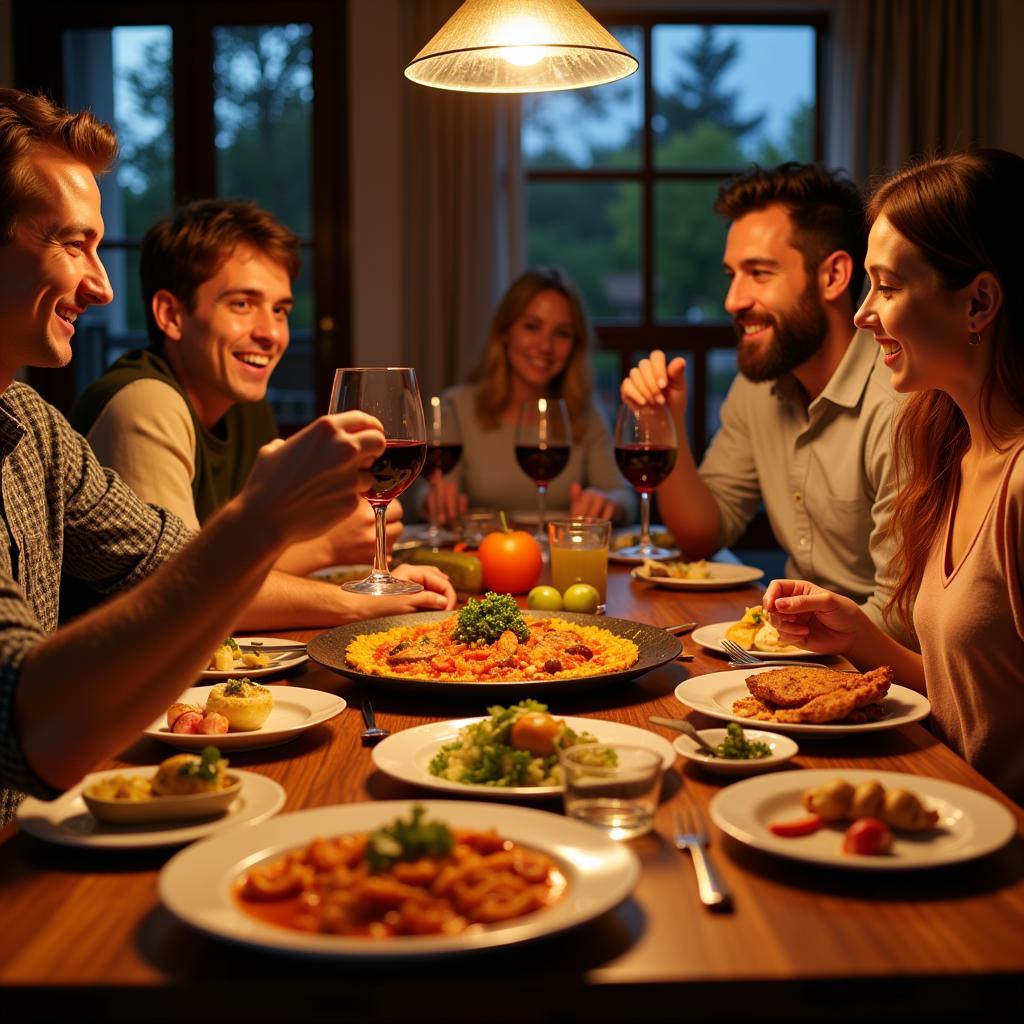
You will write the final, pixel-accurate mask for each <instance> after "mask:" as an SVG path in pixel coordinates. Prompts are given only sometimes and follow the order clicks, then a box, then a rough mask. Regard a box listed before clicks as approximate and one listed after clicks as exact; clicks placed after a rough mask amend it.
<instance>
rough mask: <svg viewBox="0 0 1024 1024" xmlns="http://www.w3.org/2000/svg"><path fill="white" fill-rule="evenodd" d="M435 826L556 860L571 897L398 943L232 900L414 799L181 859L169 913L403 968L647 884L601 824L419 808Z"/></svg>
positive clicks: (230, 837) (576, 920)
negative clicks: (482, 832) (302, 922)
mask: <svg viewBox="0 0 1024 1024" xmlns="http://www.w3.org/2000/svg"><path fill="white" fill-rule="evenodd" d="M418 803H419V806H422V807H423V808H424V810H425V811H426V817H427V819H428V820H438V821H443V822H446V823H447V824H449V825H451V826H452V827H454V828H473V829H487V828H495V829H497V831H498V832H499V834H500V835H502V836H503V837H504V838H506V839H511V840H513V841H514V842H517V843H521V844H522V845H524V846H528V847H531V848H533V849H534V850H539V851H540V852H541V853H545V854H547V855H548V856H550V857H552V858H553V859H554V860H555V861H556V862H557V863H558V866H559V868H560V869H561V871H562V873H563V874H564V875H565V877H566V879H567V882H568V885H567V887H566V890H565V893H564V895H563V896H562V898H561V899H560V900H559V901H558V902H557V903H555V904H553V905H552V906H550V907H546V908H545V909H543V910H540V911H537V913H535V914H530V915H528V916H525V917H522V918H519V919H518V920H514V921H510V922H508V923H506V924H504V925H497V926H494V927H489V928H484V929H482V930H480V931H477V932H473V933H471V934H465V933H464V934H462V935H451V936H439V935H423V936H396V937H395V938H392V939H387V940H380V941H378V940H373V939H364V938H359V937H354V936H343V935H319V934H312V933H308V932H298V931H292V930H290V929H287V928H278V927H275V926H274V925H271V924H267V923H265V922H263V921H260V920H257V919H256V918H255V917H250V916H249V915H247V914H246V913H244V912H243V911H242V910H241V909H240V908H239V907H238V905H237V904H236V902H235V900H234V899H233V897H232V892H231V889H232V885H233V883H234V882H235V880H236V879H237V878H238V876H239V875H240V874H241V873H242V872H243V871H245V870H247V869H248V868H251V867H252V866H253V865H255V864H257V863H258V862H260V861H263V860H267V859H273V858H275V857H279V856H281V855H282V854H283V853H285V852H286V851H288V850H292V849H295V848H297V847H302V846H304V845H305V844H306V843H308V842H310V841H311V840H313V839H315V838H316V837H318V836H327V837H332V836H341V835H347V834H352V833H358V832H370V831H373V830H375V829H377V828H380V827H381V826H383V825H388V824H390V823H391V822H393V821H394V820H395V819H396V818H399V817H403V818H405V817H408V815H409V811H410V808H411V807H412V803H411V802H410V801H408V800H385V801H380V802H370V803H358V804H342V805H339V806H335V807H317V808H313V809H310V810H306V811H297V812H295V813H293V814H282V815H280V816H279V817H277V818H275V819H274V820H272V821H268V822H265V823H264V824H262V825H258V826H255V827H253V828H246V829H238V830H236V831H235V832H233V833H231V834H225V835H222V836H216V837H214V838H212V839H210V840H209V841H208V842H205V843H199V844H197V845H196V846H194V847H191V848H190V849H188V850H184V851H182V852H181V853H179V854H178V855H177V856H175V857H173V858H172V859H171V860H170V861H169V862H168V863H167V864H166V865H165V866H164V868H163V870H162V871H161V872H160V879H159V892H160V899H161V900H162V901H163V903H164V906H166V907H167V909H168V910H169V911H170V912H171V913H172V914H174V915H175V916H176V917H178V918H180V919H181V920H182V921H184V922H186V923H187V924H190V925H192V926H193V927H194V928H198V929H199V930H200V931H202V932H206V933H207V934H209V935H214V936H217V937H218V938H222V939H227V940H229V941H232V942H238V943H241V944H243V945H246V946H256V947H259V948H261V949H269V950H277V951H280V952H286V953H299V954H306V955H311V956H321V957H353V958H358V959H393V958H402V957H413V956H424V955H426V956H434V955H438V954H449V953H468V952H471V951H474V950H480V949H489V948H493V947H496V946H506V945H510V944H512V943H516V942H525V941H526V940H528V939H536V938H539V937H541V936H543V935H552V934H554V933H556V932H560V931H564V930H565V929H567V928H572V927H574V926H575V925H578V924H582V923H583V922H585V921H589V920H591V919H593V918H595V917H597V916H599V915H600V914H603V913H604V912H605V911H607V910H611V909H612V908H613V907H615V906H617V905H618V904H619V903H621V902H622V901H623V900H624V899H626V898H627V897H628V896H629V894H630V893H631V892H632V891H633V887H634V886H635V885H636V882H637V879H638V877H639V875H640V864H639V862H638V860H637V858H636V855H635V854H634V853H633V851H632V850H630V849H629V847H628V846H627V845H626V844H624V843H618V842H616V841H615V840H614V839H609V838H608V836H607V835H606V834H605V833H604V832H603V831H602V830H601V829H597V828H594V827H593V826H592V825H587V824H584V823H583V822H580V821H575V820H573V819H571V818H564V817H561V816H560V815H556V814H550V813H549V812H547V811H537V810H531V809H530V808H526V807H504V806H502V805H500V804H484V803H476V802H471V801H455V800H453V801H444V800H424V801H419V802H418Z"/></svg>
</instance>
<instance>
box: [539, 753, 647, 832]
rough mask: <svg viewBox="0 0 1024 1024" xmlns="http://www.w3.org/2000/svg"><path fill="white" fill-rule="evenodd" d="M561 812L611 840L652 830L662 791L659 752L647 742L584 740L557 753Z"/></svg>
mask: <svg viewBox="0 0 1024 1024" xmlns="http://www.w3.org/2000/svg"><path fill="white" fill-rule="evenodd" d="M559 761H560V763H561V765H562V771H563V772H564V773H565V813H566V814H568V815H569V817H570V818H578V819H579V820H580V821H585V822H587V823H588V824H590V825H596V826H598V827H599V828H602V829H604V830H605V831H606V832H607V833H608V835H609V836H610V837H611V838H612V839H635V838H636V837H637V836H642V835H644V834H646V833H647V832H650V831H651V828H652V827H653V826H654V814H655V811H657V809H658V798H659V797H660V796H661V773H662V770H663V767H664V766H663V765H662V761H661V755H660V754H659V753H657V751H654V750H650V749H649V748H647V747H631V746H627V745H625V744H618V743H617V744H607V743H583V744H580V745H578V746H575V747H569V749H568V750H563V751H561V752H560V753H559Z"/></svg>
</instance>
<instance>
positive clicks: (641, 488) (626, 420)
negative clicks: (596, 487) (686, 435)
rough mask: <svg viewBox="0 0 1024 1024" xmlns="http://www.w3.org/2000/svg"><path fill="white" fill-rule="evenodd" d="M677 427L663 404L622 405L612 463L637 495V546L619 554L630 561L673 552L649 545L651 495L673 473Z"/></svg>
mask: <svg viewBox="0 0 1024 1024" xmlns="http://www.w3.org/2000/svg"><path fill="white" fill-rule="evenodd" d="M678 451H679V449H678V442H677V439H676V427H675V424H674V423H673V422H672V415H671V413H670V412H669V408H668V406H667V405H664V404H654V405H641V406H633V405H630V404H629V403H628V402H624V403H623V404H622V406H620V408H619V415H618V419H617V420H616V421H615V461H616V463H617V464H618V467H619V469H620V470H621V472H622V475H623V476H624V477H625V478H626V479H627V480H628V481H629V482H630V483H631V484H632V485H633V487H634V488H635V489H636V490H637V491H638V492H639V493H640V543H639V544H636V545H634V546H633V547H629V548H624V549H623V550H621V551H619V554H620V555H626V556H627V557H630V558H667V557H668V556H669V555H671V554H672V552H670V551H668V550H666V549H665V548H659V547H656V546H655V545H654V544H652V543H651V492H652V491H654V490H655V489H656V488H657V487H658V485H659V484H661V483H662V482H663V481H664V480H665V478H666V477H667V476H668V475H669V473H671V472H672V470H673V468H674V467H675V464H676V456H677V455H678Z"/></svg>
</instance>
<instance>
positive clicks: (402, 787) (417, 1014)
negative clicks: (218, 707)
mask: <svg viewBox="0 0 1024 1024" xmlns="http://www.w3.org/2000/svg"><path fill="white" fill-rule="evenodd" d="M759 598H760V588H758V587H748V588H744V589H740V590H733V591H716V592H683V591H669V590H665V589H656V588H653V587H649V586H647V585H643V584H639V583H636V582H634V581H631V580H630V578H629V575H628V573H627V572H626V570H625V569H620V568H616V567H613V568H612V570H611V573H610V578H609V596H608V614H610V615H616V616H622V617H625V618H632V619H635V620H637V621H641V622H648V623H652V624H656V625H668V624H674V623H680V622H685V621H688V620H691V619H695V620H697V621H698V622H700V623H701V624H706V623H712V622H719V621H723V620H731V619H735V618H738V617H739V615H740V614H741V613H742V611H743V608H744V606H745V605H748V604H753V603H756V602H757V601H758V600H759ZM281 635H285V634H281ZM287 635H289V636H292V637H297V638H301V639H308V638H310V637H311V636H312V635H313V634H312V633H291V634H287ZM684 650H685V651H688V652H691V653H694V654H695V655H696V657H695V659H694V661H692V662H688V663H685V664H684V663H673V664H670V665H667V666H665V667H663V668H660V669H657V670H655V671H653V672H650V673H648V674H647V675H645V676H642V677H640V678H638V679H636V680H634V681H631V682H628V683H625V684H620V685H616V686H614V687H611V688H608V687H600V686H596V687H595V686H591V685H581V687H580V690H579V692H578V693H575V692H574V693H570V694H560V695H559V696H558V699H557V701H554V700H552V710H553V711H554V712H556V713H561V714H571V715H583V716H592V717H597V718H602V717H603V718H609V719H613V720H615V721H619V722H625V723H628V724H631V725H635V726H639V727H641V728H655V727H652V726H650V725H649V723H648V721H647V718H648V716H649V715H652V714H656V715H667V716H671V717H686V715H687V709H686V708H684V707H683V706H682V705H681V704H680V703H679V702H678V701H677V700H676V699H675V697H674V694H673V691H674V689H675V687H676V685H677V684H678V683H679V682H680V681H682V680H683V679H685V678H687V677H688V676H689V675H691V674H701V673H705V672H711V671H716V670H719V669H722V668H725V667H726V665H725V662H724V660H723V659H721V658H719V657H717V656H715V655H713V654H711V653H709V652H705V651H703V650H701V649H700V648H698V647H696V646H695V645H694V644H693V643H692V642H691V641H690V640H689V638H684ZM263 681H264V682H266V681H267V680H263ZM270 681H272V682H277V683H279V684H280V685H289V684H290V685H297V686H304V687H310V688H314V689H322V690H329V691H331V692H335V693H338V694H340V695H342V696H344V697H345V699H346V700H347V701H348V702H349V709H348V710H346V711H345V712H344V713H342V714H341V715H339V716H338V717H337V718H335V719H333V720H332V721H330V722H327V723H324V724H321V725H318V726H316V727H314V728H313V729H311V730H310V731H308V732H307V733H304V734H303V735H301V736H300V737H299V738H298V739H296V740H294V741H292V742H291V743H288V744H286V745H284V746H280V747H276V748H272V749H269V750H257V751H251V752H245V751H238V752H235V753H234V756H232V758H231V760H232V764H233V765H234V766H236V767H238V768H245V769H249V770H252V771H257V772H262V773H264V774H265V775H267V776H269V777H271V778H273V779H276V780H277V781H279V782H280V783H281V784H282V785H283V786H284V787H285V789H286V791H287V803H286V804H285V808H284V810H285V811H292V810H298V809H300V808H306V807H317V806H322V805H329V804H337V803H346V802H354V801H363V800H374V799H409V800H413V799H415V798H416V797H418V796H419V797H422V796H423V795H425V794H424V791H422V790H418V789H416V788H414V787H411V786H408V785H406V784H404V783H400V782H397V781H394V780H392V779H390V778H387V777H385V776H383V775H381V774H380V773H378V772H375V771H374V769H373V766H372V763H371V760H370V750H369V748H367V747H364V746H362V745H361V744H360V742H359V738H358V737H359V733H360V731H361V729H362V722H361V719H360V715H359V712H358V707H359V704H360V702H361V700H362V698H363V697H365V696H371V697H372V698H373V702H374V706H375V708H376V710H377V717H378V720H379V722H380V723H381V724H383V725H385V726H386V727H388V728H389V729H391V730H392V731H397V730H400V729H405V728H409V727H412V726H416V725H420V724H422V723H424V722H428V721H435V720H442V719H446V718H458V717H464V716H467V715H475V714H483V713H484V709H485V706H486V704H487V703H489V702H490V700H489V699H488V698H487V697H486V696H485V695H483V694H481V696H480V699H479V700H473V699H471V698H464V697H462V696H461V695H460V696H459V697H458V698H457V699H451V698H446V699H444V700H441V699H439V698H437V697H435V695H433V694H409V693H400V692H396V691H389V690H387V689H384V688H375V687H374V686H373V685H372V684H366V685H363V684H356V683H353V682H351V681H348V680H346V679H345V678H344V677H342V676H339V675H336V674H334V673H332V672H330V671H328V670H326V669H323V668H319V667H317V666H315V665H312V664H308V665H306V666H304V667H303V668H302V669H299V670H297V671H295V672H293V673H291V674H290V675H288V676H286V677H282V678H281V679H280V680H270ZM690 717H691V719H692V720H693V721H694V723H695V724H696V725H697V726H698V727H705V726H709V725H712V724H714V723H712V722H711V721H710V720H709V719H706V718H704V717H703V716H701V715H699V714H695V713H690ZM656 731H658V732H661V733H662V734H663V735H665V736H666V737H668V738H670V739H671V738H672V735H673V734H671V733H670V732H668V731H666V730H660V729H656ZM797 739H798V742H800V745H801V750H800V754H799V755H798V756H797V757H796V759H795V761H794V762H793V767H792V768H791V769H790V770H799V769H800V768H835V769H842V768H877V769H884V770H892V771H902V772H910V773H912V774H916V775H923V776H934V777H937V778H942V779H947V780H949V781H952V782H957V783H961V784H963V785H966V786H970V787H973V788H975V789H977V790H980V791H981V792H984V793H987V794H989V795H990V796H992V797H994V798H995V799H997V800H999V801H1001V802H1002V803H1003V804H1005V805H1006V806H1007V807H1009V808H1010V810H1011V811H1012V812H1013V814H1014V815H1015V816H1016V819H1017V823H1018V835H1017V837H1016V838H1015V839H1014V840H1013V841H1012V842H1011V844H1010V845H1008V846H1007V847H1005V848H1003V849H1002V850H1001V851H999V852H997V853H995V854H992V855H990V856H988V857H986V858H983V859H981V860H978V861H975V862H971V863H967V864H962V865H957V866H953V867H949V868H942V869H932V870H926V871H917V872H892V873H884V872H870V873H868V872H865V873H859V872H854V871H839V870H831V869H827V868H823V867H815V866H810V865H804V864H799V863H797V862H794V861H787V860H782V859H779V858H776V857H772V856H769V855H767V854H761V853H758V852H756V851H753V850H750V849H747V848H745V847H744V846H742V845H741V844H739V843H737V842H735V841H733V840H731V839H730V838H728V837H726V836H723V835H722V834H721V833H720V832H718V831H717V830H716V829H714V828H712V830H711V831H712V843H711V854H712V856H713V858H714V860H715V863H716V866H717V868H718V870H719V872H720V874H721V875H722V876H723V878H724V879H725V881H726V882H727V884H728V885H729V887H730V888H731V889H732V891H733V893H734V899H735V909H734V911H733V912H732V913H729V914H718V913H712V912H709V911H707V910H706V909H705V908H704V907H703V906H702V905H701V903H700V901H699V900H698V896H697V886H696V883H695V879H694V873H693V868H692V866H691V864H690V861H689V858H688V856H687V855H685V854H680V853H679V852H678V851H677V850H676V849H675V848H674V846H673V845H672V843H671V835H672V825H673V809H674V807H675V806H676V805H677V803H678V802H679V801H681V800H686V799H688V800H693V801H696V802H697V803H698V804H699V805H700V806H701V808H703V809H704V810H705V811H706V808H707V804H708V802H709V800H710V799H711V798H712V797H713V796H714V795H715V794H716V793H717V792H718V791H719V790H720V789H721V787H722V786H724V785H726V784H728V780H721V779H720V778H718V777H715V776H711V775H706V774H702V773H701V771H700V769H699V768H696V767H694V766H692V765H689V764H687V763H685V762H683V760H682V759H678V760H677V762H676V766H675V768H674V769H673V770H672V771H671V772H669V773H668V774H667V775H666V779H665V785H664V792H663V796H662V802H661V805H660V808H659V812H658V816H657V822H656V830H655V832H653V833H652V834H650V835H648V836H645V837H643V838H641V839H639V840H635V841H634V842H633V843H632V847H633V849H634V850H635V852H636V853H637V855H638V856H639V858H640V860H641V862H642V874H641V878H640V882H639V885H638V886H637V889H636V891H635V893H634V895H633V897H632V899H630V900H628V901H627V902H626V903H625V904H623V905H621V906H620V907H619V908H617V909H615V910H613V911H610V912H609V913H607V914H605V915H603V916H602V917H601V918H599V919H598V920H596V921H594V922H592V923H591V924H588V925H585V926H583V927H580V928H577V929H575V930H574V931H572V932H570V933H568V934H565V935H561V936H554V937H550V938H547V939H543V940H540V941H537V942H534V943H529V944H526V945H523V946H520V947H516V948H509V949H505V950H502V951H495V952H490V953H481V954H474V955H472V956H468V957H466V956H462V957H447V958H438V959H435V960H432V961H429V962H415V963H414V962H406V963H402V964H395V963H389V964H387V965H386V966H372V965H370V966H368V965H367V964H366V963H348V962H332V963H323V962H312V961H308V960H303V959H301V958H291V957H285V956H276V955H273V954H270V953H263V952H254V951H252V950H247V949H241V948H236V947H233V946H231V945H228V944H224V943H220V942H217V941H214V940H210V939H207V938H205V937H203V936H201V935H199V934H197V933H195V932H193V931H192V930H191V929H189V928H188V927H186V926H184V925H182V924H180V923H178V922H177V921H176V920H175V919H174V918H172V917H171V916H170V914H168V913H167V912H166V911H165V910H164V909H163V908H162V907H161V905H160V902H159V900H158V898H157V890H156V880H157V876H158V873H159V870H160V867H161V865H162V864H163V863H164V861H165V860H166V859H167V858H168V857H169V856H170V855H171V853H173V851H156V852H132V851H117V852H110V851H91V850H77V849H65V848H62V847H58V846H52V845H47V844H46V843H43V842H40V841H38V840H36V839H34V838H31V837H29V836H28V835H25V834H22V833H21V832H20V830H19V829H18V828H17V826H15V825H12V826H9V827H8V828H7V829H6V830H5V831H3V832H0V984H3V986H4V991H3V993H2V994H0V1000H2V1002H0V1006H3V1007H4V1009H5V1012H6V1011H10V1012H11V1014H12V1015H11V1016H10V1017H9V1018H8V1019H10V1020H12V1021H14V1020H29V1019H39V1020H49V1019H56V1018H58V1017H61V1016H63V1015H64V1014H74V1015H75V1016H77V1017H79V1018H83V1017H84V1018H85V1019H104V1020H163V1019H168V1020H170V1019H179V1020H181V1019H189V1018H191V1019H224V1020H235V1019H238V1020H242V1019H244V1020H251V1021H257V1020H278V1019H282V1018H285V1017H294V1018H296V1019H300V1020H304V1021H318V1020H357V1019H358V1020H360V1021H368V1020H369V1021H372V1020H391V1019H406V1020H409V1019H416V1018H423V1019H428V1020H429V1019H437V1018H444V1019H446V1020H449V1021H462V1020H491V1021H503V1020H509V1021H512V1020H515V1021H523V1020H554V1019H559V1020H567V1019H568V1020H582V1019H587V1020H617V1019H640V1020H644V1019H649V1018H651V1017H652V1016H654V1015H657V1016H659V1017H660V1016H664V1015H670V1016H671V1018H673V1019H674V1018H676V1017H679V1018H683V1017H684V1016H686V1017H689V1016H691V1015H692V1014H694V1013H713V1014H714V1015H715V1017H716V1018H717V1019H720V1020H739V1019H744V1020H746V1019H749V1018H751V1017H754V1018H755V1019H756V1018H758V1017H759V1018H761V1019H786V1020H819V1019H822V1017H825V1016H827V1017H828V1018H829V1019H832V1020H854V1019H858V1020H859V1019H862V1018H863V1016H864V1014H865V1013H872V1014H873V1015H874V1016H875V1017H876V1018H878V1017H882V1018H884V1019H888V1018H890V1017H904V1018H909V1017H929V1018H931V1019H932V1020H954V1019H962V1017H963V1016H965V1015H970V1016H977V1015H978V1013H980V1012H983V1011H984V1010H986V1009H988V1010H995V1009H997V1008H999V1007H1000V1006H1005V1005H1006V1003H1007V1001H1008V1000H1012V999H1014V998H1016V999H1018V1000H1019V982H1020V977H1021V973H1022V971H1024V844H1022V842H1021V832H1020V828H1021V825H1024V814H1022V812H1021V809H1020V808H1019V807H1017V806H1016V805H1015V804H1013V803H1012V802H1011V801H1009V800H1008V799H1007V798H1006V797H1004V796H1002V795H1001V794H1000V793H999V792H998V791H997V790H996V789H994V788H993V787H992V786H991V785H989V784H988V783H987V782H986V781H985V780H984V779H982V778H981V777H980V776H979V775H978V774H977V773H976V772H974V771H973V770H972V769H971V768H970V767H968V766H967V765H966V764H965V763H964V762H963V761H962V760H961V759H960V758H958V757H957V756H956V755H955V754H953V753H952V752H951V751H950V750H949V749H948V748H946V747H945V746H943V745H942V744H941V743H939V742H938V741H937V740H935V739H934V738H933V737H932V736H931V734H930V733H929V732H928V731H927V729H926V728H924V727H923V726H922V725H910V726H904V727H901V728H897V729H893V730H890V731H885V732H878V733H871V734H862V735H858V736H847V737H842V738H835V739H833V738H815V737H797ZM169 753H170V751H169V750H168V749H166V748H164V747H163V746H162V745H160V744H159V743H156V742H155V741H150V740H141V741H140V742H139V743H137V744H136V745H134V746H133V747H131V748H130V749H128V750H126V751H124V752H122V754H121V755H120V756H119V757H118V758H117V759H116V760H114V761H112V762H110V763H109V764H108V765H104V766H101V767H119V766H129V765H149V764H155V763H157V762H159V761H160V760H162V759H163V758H164V757H166V756H168V754H169ZM430 795H432V796H437V795H438V794H430ZM542 806H546V807H547V809H549V810H550V811H552V812H553V813H560V812H561V808H560V805H559V803H558V801H553V802H551V803H548V804H544V805H542ZM1014 992H1016V993H1017V995H1016V997H1014V995H1013V993H1014Z"/></svg>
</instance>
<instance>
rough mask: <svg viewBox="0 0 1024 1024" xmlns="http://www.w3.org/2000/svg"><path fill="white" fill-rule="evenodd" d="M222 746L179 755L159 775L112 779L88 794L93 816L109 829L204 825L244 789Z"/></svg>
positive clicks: (123, 775) (145, 772)
mask: <svg viewBox="0 0 1024 1024" xmlns="http://www.w3.org/2000/svg"><path fill="white" fill-rule="evenodd" d="M227 764H228V763H227V761H226V760H225V759H224V758H222V757H221V756H220V751H219V750H217V748H216V747H206V748H205V749H204V750H203V752H202V753H201V754H176V755H175V756H174V757H169V758H167V760H166V761H164V762H163V763H162V764H161V765H160V766H159V767H158V768H157V769H156V771H155V772H152V771H151V770H149V769H144V770H143V771H139V772H132V771H125V772H123V773H120V774H117V775H107V776H105V777H104V778H101V779H99V780H98V781H97V782H94V783H92V784H91V785H89V786H86V787H85V788H84V789H83V790H82V800H83V801H84V802H85V805H86V807H88V808H89V812H90V813H91V814H92V816H93V817H94V818H96V819H97V820H98V821H102V822H103V823H104V824H106V825H152V824H157V823H164V822H175V821H199V820H202V819H204V818H214V817H216V816H217V815H219V814H223V813H224V812H225V811H227V809H228V808H229V807H230V806H231V805H232V804H233V803H234V801H235V799H236V798H237V797H238V794H239V792H240V791H241V789H242V780H241V779H240V778H239V777H238V776H237V775H234V774H232V773H231V772H228V771H227Z"/></svg>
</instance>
